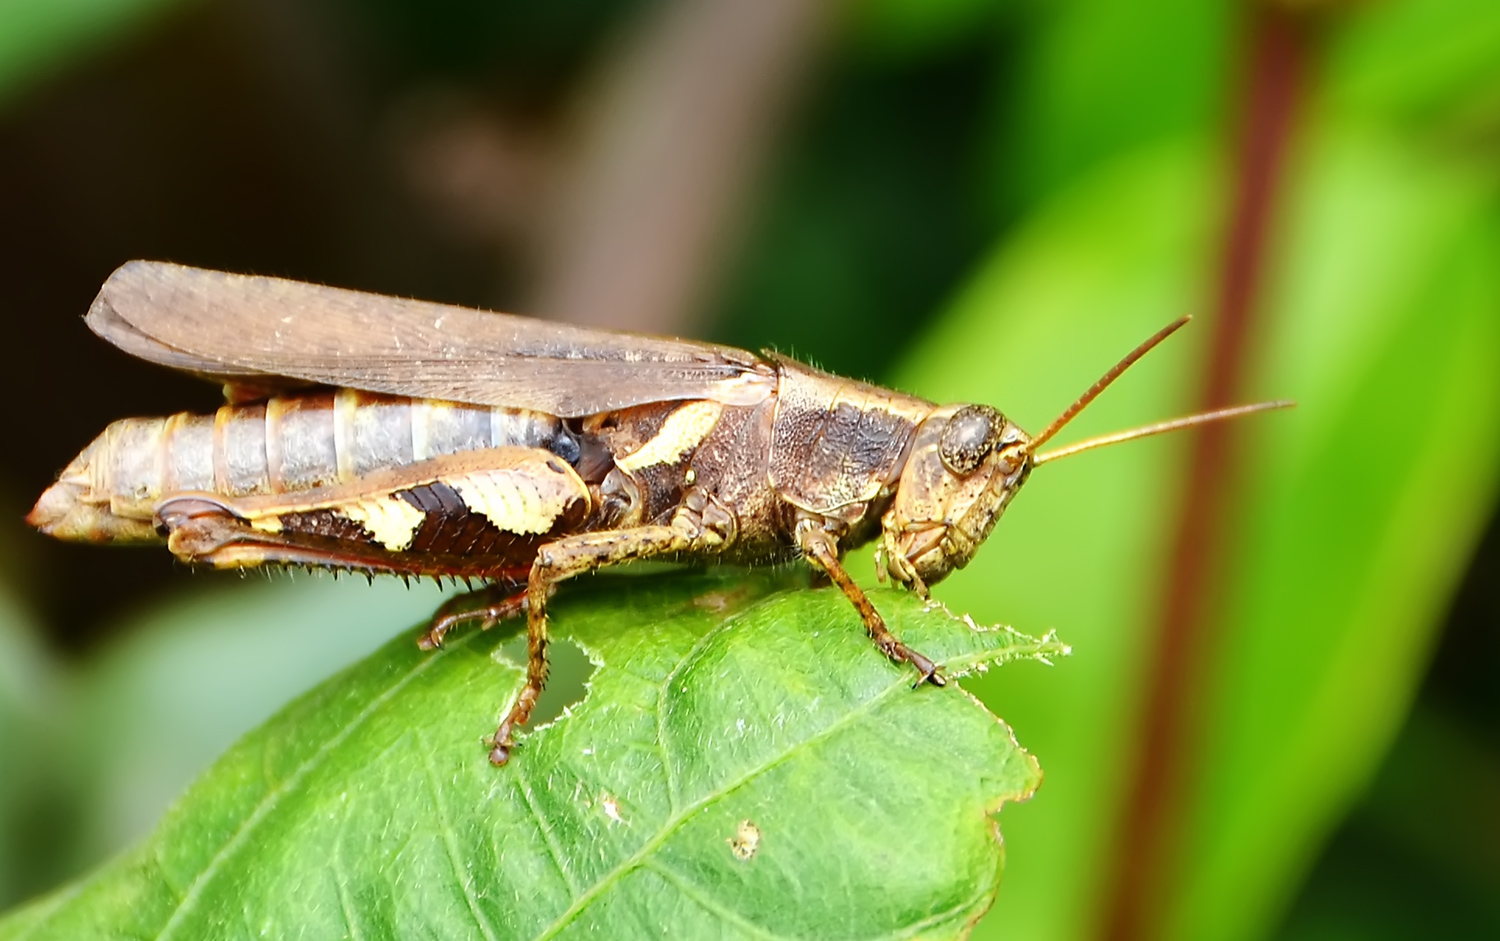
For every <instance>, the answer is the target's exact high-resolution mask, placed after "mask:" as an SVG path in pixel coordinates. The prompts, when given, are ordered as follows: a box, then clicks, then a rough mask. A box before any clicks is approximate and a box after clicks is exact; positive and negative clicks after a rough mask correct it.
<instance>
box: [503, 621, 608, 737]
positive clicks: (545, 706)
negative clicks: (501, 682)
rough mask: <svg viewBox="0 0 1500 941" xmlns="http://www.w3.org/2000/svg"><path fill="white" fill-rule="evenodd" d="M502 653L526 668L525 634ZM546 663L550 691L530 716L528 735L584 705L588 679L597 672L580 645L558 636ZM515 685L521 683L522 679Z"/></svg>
mask: <svg viewBox="0 0 1500 941" xmlns="http://www.w3.org/2000/svg"><path fill="white" fill-rule="evenodd" d="M500 650H501V651H502V654H503V656H504V657H505V658H506V659H508V660H510V661H512V662H513V663H516V664H519V665H520V666H521V667H522V668H524V667H525V665H526V632H525V631H524V630H522V631H521V633H520V634H519V635H518V636H516V637H512V638H511V639H510V640H507V641H506V642H505V643H503V644H501V645H500ZM547 659H548V660H549V661H550V662H551V664H552V671H551V673H550V674H548V676H547V688H546V689H544V690H542V698H541V699H538V700H537V703H536V709H535V710H533V711H532V713H531V721H530V722H528V723H526V730H527V731H535V730H537V729H539V728H541V727H542V726H543V725H546V724H548V723H550V722H552V721H553V720H555V719H556V718H557V717H558V716H560V715H562V713H563V710H564V709H567V708H568V707H570V706H576V705H578V704H579V703H581V702H583V700H584V698H585V697H586V696H587V695H588V682H589V679H590V678H591V677H592V676H593V675H594V670H595V669H596V668H595V666H594V664H593V662H592V661H590V660H589V658H588V656H587V655H586V654H585V653H584V652H583V651H582V650H581V649H580V648H579V647H578V645H577V644H575V643H573V642H572V641H571V640H568V639H566V638H563V637H558V636H557V635H555V634H554V635H553V636H552V642H551V643H550V644H548V646H547ZM516 683H517V684H519V683H520V679H519V678H517V680H516Z"/></svg>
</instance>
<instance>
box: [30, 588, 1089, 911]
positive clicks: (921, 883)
mask: <svg viewBox="0 0 1500 941" xmlns="http://www.w3.org/2000/svg"><path fill="white" fill-rule="evenodd" d="M776 587H778V583H777V582H776V581H775V580H770V579H766V578H758V579H749V580H747V579H746V578H744V577H743V576H738V575H736V576H732V577H730V578H727V579H726V578H724V577H713V578H705V577H696V578H694V577H686V576H677V577H667V578H663V577H658V578H654V579H629V578H621V577H614V578H605V579H598V580H595V582H594V583H593V584H592V585H591V586H590V588H591V589H592V590H589V591H586V592H584V591H580V592H573V593H571V596H570V597H569V598H568V599H567V600H565V601H564V602H563V603H561V604H559V605H558V606H557V607H556V609H555V610H554V618H553V627H554V632H555V634H556V635H557V636H559V637H562V638H565V639H571V640H572V641H573V642H575V643H577V644H578V645H579V646H581V647H582V648H583V649H584V650H585V651H587V653H588V655H589V658H590V659H591V660H592V661H593V662H595V663H596V664H597V665H598V668H599V669H598V670H597V672H595V673H594V675H593V676H592V678H591V680H590V684H589V690H588V695H587V698H585V699H584V700H583V701H582V702H580V703H575V704H573V705H571V706H570V707H568V709H567V710H566V712H565V713H564V715H565V720H560V721H558V722H556V723H554V724H551V725H543V726H541V727H538V728H534V729H532V730H530V731H529V732H527V733H526V734H525V735H524V737H523V738H522V741H521V749H520V751H519V753H518V754H517V756H516V757H515V759H513V762H512V764H511V765H509V766H508V767H506V768H505V769H504V770H503V771H498V770H496V769H495V768H493V767H491V766H490V765H489V763H488V761H487V760H486V755H485V752H486V750H485V749H484V748H482V747H480V746H479V740H480V737H481V732H480V729H481V727H482V724H483V723H487V722H489V721H493V718H492V717H493V716H494V715H495V709H496V700H495V697H496V693H497V690H499V689H502V688H505V687H506V686H508V685H511V684H512V683H514V682H517V681H519V680H520V678H521V677H522V676H523V675H524V672H525V666H524V661H513V660H511V659H510V658H509V657H508V656H505V655H504V654H501V655H500V657H497V656H496V654H497V650H496V646H497V644H498V643H499V642H501V641H502V640H503V639H504V637H505V635H508V634H514V633H515V632H516V631H517V630H518V629H519V627H520V625H519V624H517V623H515V622H512V623H511V624H510V625H508V626H507V629H505V630H497V631H494V632H490V633H481V632H470V633H468V634H467V635H465V636H463V637H459V638H455V639H454V640H453V641H452V642H450V643H449V644H447V645H446V646H445V647H444V649H443V650H442V651H441V652H440V653H434V654H428V653H424V652H422V651H420V650H418V649H417V647H416V645H415V644H414V643H413V642H412V639H411V638H410V637H402V638H398V639H397V640H395V641H393V642H391V643H390V644H388V645H387V646H386V647H385V648H384V649H383V650H382V651H380V652H379V653H377V654H375V655H374V656H372V657H369V658H367V659H366V660H364V661H363V662H361V663H360V664H359V665H358V666H356V667H354V668H352V669H351V670H349V671H347V672H345V673H343V674H341V675H339V676H336V677H334V678H333V679H331V680H329V681H328V682H326V683H325V684H323V685H322V686H321V687H319V688H318V689H316V690H314V691H312V692H311V693H309V694H307V695H306V696H303V697H302V698H300V699H299V700H297V701H296V702H294V703H293V704H292V705H291V706H289V707H288V708H287V709H285V710H284V711H283V712H282V713H281V714H280V715H279V716H277V717H276V718H275V719H273V720H271V721H270V722H269V723H267V724H266V725H264V726H262V727H261V728H260V729H259V730H257V731H256V732H254V733H253V734H251V735H249V736H247V737H246V738H245V739H244V740H242V741H241V742H240V743H239V744H238V745H237V746H235V747H234V748H233V749H231V750H230V751H229V752H228V753H227V754H226V755H225V756H224V757H223V758H222V759H220V760H219V761H218V762H217V763H216V764H215V766H214V767H213V768H211V769H210V770H209V771H208V772H207V773H206V774H205V775H204V776H203V777H202V778H200V779H199V781H198V782H197V783H196V784H195V785H194V786H193V787H192V789H191V790H190V791H189V792H188V793H187V794H186V795H185V796H184V797H183V799H182V800H181V801H179V802H178V804H177V805H176V806H175V807H174V808H173V810H172V812H171V813H170V814H168V816H167V817H166V819H165V820H164V821H163V822H162V825H161V826H160V827H159V828H158V829H157V831H156V833H155V834H154V835H153V836H152V837H151V838H150V839H148V840H146V841H145V842H144V843H143V844H141V845H140V846H139V847H138V848H137V849H135V850H134V851H131V852H129V853H126V854H125V855H123V856H121V857H120V858H118V859H117V860H116V861H115V862H114V863H113V864H111V865H109V866H107V867H105V868H104V869H102V870H101V871H100V872H99V873H97V874H96V875H94V876H93V877H91V878H89V879H88V880H86V881H85V882H84V883H83V884H81V885H79V886H76V887H72V888H69V889H65V890H62V891H60V892H58V893H56V894H55V895H54V896H52V897H50V898H44V899H42V900H40V901H39V902H37V903H36V904H35V905H33V906H31V907H29V908H26V909H22V910H21V911H20V912H17V913H15V914H13V915H11V916H10V918H9V919H8V920H6V921H0V937H14V938H20V937H26V938H54V937H55V938H77V937H82V936H99V935H112V934H120V933H123V934H127V935H151V936H155V937H162V936H167V935H172V934H176V933H183V934H186V935H188V936H191V937H202V936H208V935H212V936H214V937H221V938H228V937H261V936H265V935H267V934H270V935H273V936H284V935H302V934H308V933H311V934H314V935H319V936H328V937H331V936H335V935H348V936H357V937H412V936H417V935H420V936H434V937H437V936H440V937H450V938H451V937H461V936H462V937H471V936H472V937H479V936H486V937H525V936H540V935H546V936H560V935H566V936H574V935H577V936H582V935H585V934H593V935H597V934H607V935H609V936H610V937H615V938H626V937H635V936H639V937H658V936H659V931H658V927H657V926H660V925H672V926H673V927H674V929H676V930H679V931H681V932H683V933H684V934H685V935H686V936H689V937H707V936H719V937H724V936H735V935H741V936H752V935H754V936H766V935H772V936H799V937H832V936H851V937H871V936H882V935H888V934H895V933H905V932H910V931H914V930H919V931H920V932H921V933H922V935H923V936H924V937H931V938H952V937H959V936H960V935H962V934H964V933H966V928H967V926H968V925H969V924H970V923H971V922H972V921H973V920H974V919H975V918H976V917H978V915H979V914H980V913H982V912H983V911H984V910H985V909H986V908H987V907H988V906H989V904H990V901H991V899H992V898H993V895H994V892H995V889H996V887H997V884H998V880H999V875H1000V867H1001V845H1000V841H999V839H998V831H997V830H996V829H995V824H994V822H993V820H992V819H991V816H992V815H993V814H995V813H996V812H997V811H999V809H1000V807H1001V805H1002V804H1003V803H1006V802H1010V801H1015V800H1021V799H1024V798H1026V797H1028V796H1030V794H1031V793H1032V791H1033V790H1034V789H1035V788H1036V785H1037V784H1038V783H1039V782H1040V780H1041V773H1040V771H1039V770H1038V768H1037V766H1036V762H1035V760H1034V759H1033V758H1031V757H1030V756H1029V755H1027V754H1026V753H1025V752H1023V751H1021V749H1020V748H1019V747H1018V746H1017V745H1016V743H1015V739H1014V738H1012V737H1011V734H1010V730H1009V729H1007V728H1006V727H1005V725H1004V724H1003V723H999V722H997V721H996V720H995V718H994V716H992V715H990V714H988V713H987V712H985V711H984V709H982V708H981V707H980V706H979V704H978V703H977V702H975V701H974V700H973V698H972V697H969V696H966V695H964V694H963V692H962V691H961V690H959V689H958V688H957V687H956V686H950V687H948V688H947V689H937V688H932V687H924V688H922V689H919V690H915V691H914V690H913V689H912V686H911V671H910V669H909V668H907V667H905V666H903V665H898V664H894V663H890V662H889V661H886V660H885V659H884V658H882V657H879V656H875V655H874V651H872V650H871V649H870V647H869V645H868V643H866V642H865V640H864V638H863V637H861V636H860V635H861V633H862V632H861V631H860V630H859V629H858V615H857V614H856V613H855V612H854V611H853V609H851V607H850V606H849V603H848V601H847V600H846V599H845V598H844V596H843V595H842V594H841V593H840V592H838V591H837V590H836V589H833V588H828V589H826V590H823V591H819V592H810V591H807V590H805V589H797V590H793V591H789V592H782V593H780V594H777V595H774V596H771V597H767V593H768V592H769V591H770V590H772V589H774V588H776ZM875 598H876V600H877V602H878V603H879V604H880V606H881V608H882V609H883V610H884V611H885V612H886V614H887V616H888V617H889V618H890V620H891V625H892V627H893V628H894V629H896V630H898V631H900V632H901V633H902V635H903V636H905V637H907V638H910V640H911V642H912V643H913V644H916V645H919V646H920V647H921V648H922V649H924V650H927V651H930V652H931V653H932V655H933V656H936V657H939V658H940V659H942V660H943V661H944V662H945V663H946V664H947V665H948V667H949V670H950V672H951V675H952V676H953V677H954V678H957V677H959V676H961V675H963V674H964V673H967V672H969V671H971V670H975V669H983V668H985V667H986V666H987V665H991V664H998V663H1005V662H1008V661H1014V660H1020V659H1041V658H1043V657H1045V656H1048V655H1052V656H1057V655H1061V654H1064V653H1066V648H1065V647H1064V646H1063V645H1062V644H1060V643H1058V642H1056V641H1053V640H1050V639H1049V640H1042V641H1038V640H1034V639H1032V638H1029V637H1025V636H1023V635H1019V634H1016V633H1014V632H1011V631H1008V630H1005V629H979V628H976V627H974V625H973V623H972V622H970V621H967V620H965V619H960V618H957V617H954V616H953V615H951V614H948V613H947V612H946V611H943V610H941V609H939V608H936V607H934V606H930V605H926V604H924V603H923V602H921V601H920V600H918V599H916V598H914V597H912V596H911V595H909V594H907V593H905V592H895V591H891V590H886V591H882V592H878V593H877V594H876V595H875ZM330 620H338V618H337V617H334V618H331V619H330ZM497 661H498V662H497ZM497 673H499V674H504V675H507V676H508V678H507V679H505V680H504V681H497V680H498V677H497ZM813 795H818V798H817V799H813ZM922 822H927V823H930V824H931V825H930V826H924V825H921V823H922ZM913 824H917V829H918V830H919V831H920V833H921V836H920V838H919V839H912V835H911V834H912V826H913ZM896 857H899V858H900V859H901V860H902V863H901V866H900V872H901V875H902V877H901V878H900V879H897V880H892V879H891V878H890V875H891V870H890V860H891V859H893V858H896ZM392 883H397V884H400V885H401V887H402V888H401V891H397V892H392V891H391V889H392Z"/></svg>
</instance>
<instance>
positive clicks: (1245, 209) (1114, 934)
mask: <svg viewBox="0 0 1500 941" xmlns="http://www.w3.org/2000/svg"><path fill="white" fill-rule="evenodd" d="M1302 57H1303V50H1302V48H1301V38H1300V37H1299V35H1298V34H1297V31H1296V24H1295V23H1294V22H1293V21H1292V19H1291V15H1290V14H1288V13H1286V12H1284V11H1282V10H1281V9H1280V8H1278V7H1273V6H1271V5H1265V6H1261V7H1258V8H1257V11H1256V13H1255V14H1254V15H1253V17H1252V19H1251V23H1250V44H1249V61H1248V63H1247V65H1248V68H1247V70H1246V72H1247V75H1246V82H1245V84H1244V86H1243V94H1244V97H1243V100H1242V104H1241V124H1240V127H1239V131H1238V136H1239V140H1238V151H1237V155H1236V162H1237V173H1236V184H1235V193H1234V203H1233V209H1232V214H1231V216H1230V218H1229V224H1228V227H1227V230H1226V233H1225V241H1224V249H1223V255H1222V259H1221V266H1222V267H1221V269H1220V277H1219V282H1218V285H1217V288H1216V297H1215V299H1214V300H1215V312H1216V314H1217V316H1216V317H1214V318H1213V321H1212V329H1213V337H1212V340H1211V352H1210V355H1209V357H1208V360H1207V371H1206V373H1205V375H1204V377H1203V388H1202V398H1201V399H1200V401H1199V403H1198V405H1199V407H1200V408H1202V409H1205V410H1207V409H1214V408H1220V407H1222V406H1224V405H1226V404H1228V403H1229V402H1230V401H1231V397H1232V396H1233V395H1234V393H1235V392H1236V390H1237V389H1238V387H1239V385H1240V384H1241V381H1242V380H1243V378H1244V366H1245V360H1246V351H1247V348H1248V345H1249V344H1248V340H1249V337H1250V334H1251V333H1252V320H1253V319H1254V316H1255V314H1256V301H1257V299H1258V289H1259V288H1260V286H1261V284H1262V282H1263V275H1264V262H1265V249H1266V242H1267V238H1266V236H1267V231H1268V229H1269V226H1270V223H1271V220H1272V216H1273V213H1274V210H1275V208H1276V203H1277V194H1278V190H1279V187H1280V183H1281V180H1282V167H1283V163H1284V160H1285V157H1286V152H1287V147H1288V143H1289V140H1290V138H1291V134H1292V130H1293V125H1294V118H1295V113H1296V105H1297V100H1298V93H1299V91H1300V80H1301V77H1302ZM1234 434H1235V430H1234V428H1233V427H1232V426H1231V425H1229V424H1222V423H1221V424H1213V425H1208V426H1206V427H1204V428H1203V429H1202V430H1201V431H1199V432H1198V434H1197V435H1195V436H1194V440H1193V443H1192V456H1191V459H1190V460H1191V464H1190V474H1189V477H1188V484H1187V491H1186V493H1185V495H1184V498H1183V503H1182V510H1181V514H1182V515H1181V517H1180V520H1179V523H1178V528H1177V531H1176V533H1175V535H1174V537H1173V541H1172V550H1171V557H1170V564H1169V565H1168V566H1167V567H1166V569H1165V582H1164V584H1163V586H1162V589H1161V593H1160V597H1161V598H1162V611H1161V616H1160V620H1159V622H1158V626H1157V633H1156V635H1155V636H1154V637H1153V638H1151V639H1150V642H1151V644H1152V650H1153V654H1154V655H1153V656H1152V657H1150V658H1149V660H1148V663H1149V667H1148V669H1147V675H1146V676H1145V684H1144V689H1145V696H1146V698H1145V702H1144V704H1143V710H1142V713H1141V717H1140V726H1139V729H1138V731H1137V733H1136V736H1135V739H1136V741H1138V742H1139V747H1138V748H1137V749H1136V750H1135V756H1134V757H1135V768H1134V772H1133V777H1132V778H1131V779H1130V781H1129V782H1128V788H1127V791H1126V798H1125V801H1126V802H1125V804H1124V806H1123V808H1122V810H1123V813H1122V814H1121V829H1120V833H1119V842H1118V844H1117V845H1116V848H1115V856H1114V858H1113V860H1112V861H1111V864H1110V871H1109V873H1108V878H1109V882H1108V883H1107V889H1106V892H1107V896H1106V907H1105V909H1104V912H1103V918H1104V920H1103V922H1102V925H1101V932H1100V933H1101V934H1102V935H1103V937H1105V938H1108V939H1111V941H1138V939H1146V938H1156V937H1161V936H1162V932H1163V929H1164V927H1165V926H1164V925H1163V924H1162V920H1163V915H1164V914H1165V911H1166V908H1165V905H1164V903H1165V902H1166V901H1167V900H1168V899H1169V898H1170V897H1171V882H1170V880H1171V879H1172V874H1173V873H1175V872H1177V871H1179V867H1178V865H1177V863H1178V862H1179V860H1176V859H1174V858H1173V857H1172V849H1173V848H1174V847H1175V845H1176V841H1177V838H1178V836H1179V829H1178V827H1179V826H1180V823H1181V819H1182V818H1181V815H1180V812H1181V810H1182V809H1183V808H1184V807H1185V806H1187V804H1188V798H1189V796H1190V794H1191V785H1192V783H1193V782H1192V781H1190V780H1189V779H1188V778H1187V772H1188V769H1190V768H1191V767H1192V755H1193V753H1194V751H1195V750H1196V746H1197V745H1198V740H1197V738H1196V736H1195V735H1194V732H1196V731H1197V730H1196V729H1195V728H1194V727H1193V726H1192V725H1191V721H1192V720H1191V718H1190V717H1191V716H1193V715H1195V714H1197V710H1196V708H1195V707H1196V706H1197V704H1198V696H1197V692H1198V688H1197V686H1196V683H1195V673H1196V671H1195V665H1198V664H1201V663H1202V662H1203V658H1204V655H1205V653H1206V652H1207V651H1208V649H1209V647H1210V644H1209V643H1208V641H1209V637H1208V632H1209V630H1210V627H1211V624H1212V608H1213V602H1214V600H1215V598H1214V590H1215V587H1216V578H1217V572H1218V571H1219V568H1220V563H1221V562H1222V557H1223V549H1224V547H1223V545H1222V544H1221V543H1220V542H1219V539H1218V535H1219V534H1221V533H1222V532H1223V531H1224V527H1225V525H1226V524H1227V523H1228V522H1230V521H1231V517H1230V513H1229V511H1230V508H1231V507H1230V500H1229V498H1228V494H1230V493H1232V487H1231V486H1229V484H1230V483H1231V481H1230V477H1231V474H1230V471H1231V469H1232V467H1233V465H1234V461H1233V455H1234V437H1233V436H1234Z"/></svg>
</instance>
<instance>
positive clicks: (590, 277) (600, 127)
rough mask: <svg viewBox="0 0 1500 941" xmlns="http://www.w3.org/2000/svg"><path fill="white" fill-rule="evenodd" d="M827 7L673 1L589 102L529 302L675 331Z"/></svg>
mask: <svg viewBox="0 0 1500 941" xmlns="http://www.w3.org/2000/svg"><path fill="white" fill-rule="evenodd" d="M834 12H835V3H833V2H832V0H823V2H808V0H670V2H666V3H664V4H662V5H661V6H660V7H659V8H658V9H657V10H656V11H655V12H654V15H653V16H651V17H650V18H649V19H648V20H647V21H646V22H644V23H643V24H641V27H640V28H639V29H638V30H637V31H636V32H635V34H634V35H633V36H631V37H629V38H628V39H627V41H626V42H625V43H624V44H622V45H621V46H620V47H619V49H618V53H617V55H616V56H615V57H614V58H613V60H612V61H610V62H609V63H608V64H607V65H606V67H605V68H604V69H603V70H602V71H601V72H600V74H599V75H598V77H597V80H596V82H595V83H594V85H593V89H594V93H593V94H592V95H591V96H586V98H585V108H584V109H583V111H582V112H581V114H580V122H579V124H578V133H577V136H576V138H575V140H574V147H573V151H572V155H571V159H570V161H569V163H568V164H567V169H566V170H565V171H564V174H563V177H562V179H561V180H560V192H559V193H558V199H557V202H556V208H557V213H556V217H555V222H554V224H553V225H552V226H551V228H550V231H548V232H546V233H545V235H544V238H543V242H542V249H541V251H540V254H539V258H538V267H537V271H538V278H537V281H536V285H535V291H534V294H533V298H532V303H530V304H528V305H527V306H528V308H529V309H531V310H532V311H535V312H537V313H542V314H546V315H547V316H554V317H559V318H562V319H567V320H571V321H574V322H576V323H593V324H608V325H610V326H615V327H622V328H625V329H631V330H647V331H654V332H674V331H678V330H681V329H683V328H684V326H685V325H686V324H688V323H689V321H690V319H691V316H692V313H693V309H694V307H695V305H696V304H697V302H698V300H699V298H700V297H701V295H702V292H703V291H704V289H705V288H706V287H707V286H708V283H709V282H710V281H711V279H712V276H713V272H714V269H715V268H717V267H718V262H719V260H720V258H721V256H722V254H723V253H724V252H725V250H726V249H727V248H728V247H729V242H730V240H731V238H732V236H733V234H734V232H735V230H736V229H737V228H738V226H737V217H738V215H739V212H738V210H739V208H740V205H741V202H742V199H741V197H742V196H743V194H744V192H745V190H746V189H747V184H748V183H749V182H750V181H751V180H752V179H753V177H754V176H755V174H756V171H757V169H758V168H759V165H760V164H761V162H762V160H763V158H764V156H765V155H766V152H767V150H768V146H769V144H770V142H771V140H772V139H773V138H774V136H775V134H776V132H777V131H778V129H779V127H780V123H781V118H782V116H783V114H784V112H785V109H786V106H787V105H788V103H789V102H790V100H791V98H792V95H791V92H792V91H793V89H794V88H795V87H796V85H797V83H798V80H799V79H800V78H801V77H802V76H803V74H804V73H805V71H806V67H807V65H808V63H809V61H810V60H811V59H812V57H813V55H814V54H815V53H816V51H817V49H818V47H819V45H820V42H819V40H820V39H821V38H822V36H823V35H824V33H825V32H826V30H827V27H828V26H829V25H830V24H831V22H832V20H833V16H834Z"/></svg>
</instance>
